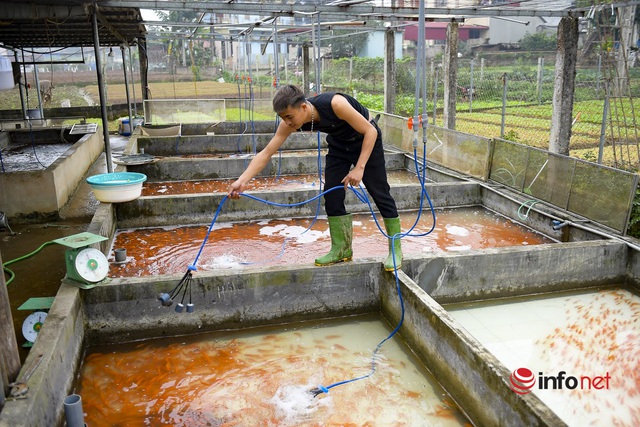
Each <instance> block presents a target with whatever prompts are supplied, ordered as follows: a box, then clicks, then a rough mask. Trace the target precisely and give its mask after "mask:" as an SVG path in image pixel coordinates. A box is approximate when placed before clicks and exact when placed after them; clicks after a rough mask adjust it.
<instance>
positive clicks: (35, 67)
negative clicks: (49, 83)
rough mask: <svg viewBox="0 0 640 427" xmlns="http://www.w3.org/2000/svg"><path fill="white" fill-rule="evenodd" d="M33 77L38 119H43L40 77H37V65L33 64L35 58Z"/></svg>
mask: <svg viewBox="0 0 640 427" xmlns="http://www.w3.org/2000/svg"><path fill="white" fill-rule="evenodd" d="M33 75H34V76H35V81H36V93H37V94H38V111H39V112H40V118H41V119H44V111H43V109H42V94H41V93H40V77H39V75H38V64H36V63H35V58H34V64H33ZM31 119H33V117H31ZM40 123H44V122H40Z"/></svg>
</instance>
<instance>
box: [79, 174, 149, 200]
mask: <svg viewBox="0 0 640 427" xmlns="http://www.w3.org/2000/svg"><path fill="white" fill-rule="evenodd" d="M146 180H147V176H146V175H145V174H143V173H137V172H113V173H103V174H100V175H93V176H90V177H89V178H87V183H88V184H89V185H91V188H92V189H93V194H94V195H95V196H96V199H98V200H99V201H101V202H105V203H120V202H129V201H131V200H135V199H137V198H138V197H140V194H141V193H142V183H143V182H145V181H146Z"/></svg>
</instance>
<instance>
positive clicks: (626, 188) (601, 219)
mask: <svg viewBox="0 0 640 427" xmlns="http://www.w3.org/2000/svg"><path fill="white" fill-rule="evenodd" d="M489 178H490V179H491V180H493V181H496V182H499V183H501V184H504V185H507V186H509V187H512V188H514V189H516V190H518V191H522V192H524V193H526V194H529V195H531V196H532V197H535V198H536V199H540V200H544V201H546V202H549V203H551V204H553V205H555V206H558V207H560V208H562V209H565V210H568V211H570V212H573V213H576V214H578V215H581V216H583V217H585V218H588V219H590V220H593V221H595V222H598V223H600V224H603V225H606V226H607V227H610V228H612V229H614V230H617V231H620V232H622V233H624V232H625V231H626V224H627V221H628V218H629V211H630V209H631V204H632V201H633V196H634V193H635V187H636V184H637V177H636V175H635V174H632V173H628V172H625V171H621V170H617V169H611V168H608V167H606V166H601V165H597V164H595V163H589V162H586V161H583V160H580V159H576V158H573V157H567V156H561V155H557V154H553V153H549V152H547V151H544V150H540V149H537V148H533V147H528V146H525V145H520V144H516V143H513V142H510V141H504V140H494V152H493V161H492V165H491V173H490V176H489Z"/></svg>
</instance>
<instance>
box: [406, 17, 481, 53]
mask: <svg viewBox="0 0 640 427" xmlns="http://www.w3.org/2000/svg"><path fill="white" fill-rule="evenodd" d="M448 25H449V24H448V23H447V22H427V23H425V40H426V53H427V58H433V57H434V56H436V54H438V53H442V52H444V47H445V44H446V41H447V26H448ZM488 31H489V27H488V26H486V25H480V24H475V23H467V22H465V23H464V24H463V25H460V26H459V27H458V40H460V41H465V42H467V43H469V44H470V45H478V44H483V43H485V40H486V39H487V38H488V37H489V36H488V34H487V32H488ZM417 43H418V26H417V25H408V26H406V27H405V30H404V47H405V49H411V48H415V47H416V46H417Z"/></svg>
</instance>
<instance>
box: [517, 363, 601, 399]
mask: <svg viewBox="0 0 640 427" xmlns="http://www.w3.org/2000/svg"><path fill="white" fill-rule="evenodd" d="M610 379H611V375H609V373H608V372H607V373H606V374H605V375H598V376H588V375H582V376H580V377H574V376H572V375H567V373H566V372H565V371H560V372H558V374H557V375H544V374H543V373H542V372H538V377H537V378H536V376H535V375H534V374H533V372H532V371H531V369H529V368H518V369H516V370H515V371H513V372H511V375H510V376H509V382H510V385H511V390H513V391H514V392H515V393H517V394H527V393H530V392H531V390H532V389H533V387H534V386H535V385H536V382H537V383H538V390H548V389H552V390H562V389H563V388H567V389H569V390H573V389H576V388H579V389H581V390H591V389H595V390H603V389H605V390H608V389H609V380H610Z"/></svg>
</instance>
